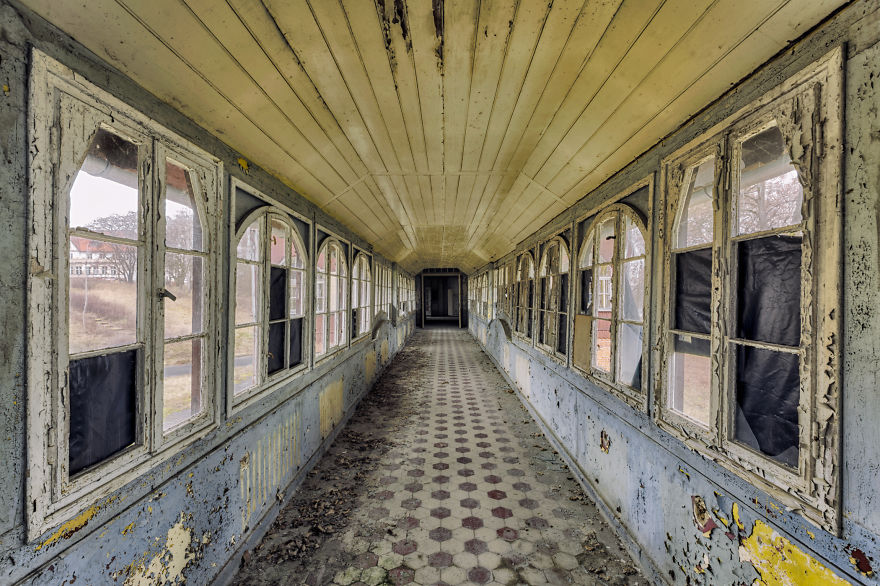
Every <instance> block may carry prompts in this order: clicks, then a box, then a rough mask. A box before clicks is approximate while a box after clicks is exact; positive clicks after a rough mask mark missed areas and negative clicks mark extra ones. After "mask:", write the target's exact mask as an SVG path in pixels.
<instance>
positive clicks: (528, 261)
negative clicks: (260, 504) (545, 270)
mask: <svg viewBox="0 0 880 586" xmlns="http://www.w3.org/2000/svg"><path fill="white" fill-rule="evenodd" d="M534 278H535V261H534V259H532V254H531V253H530V252H527V253H525V254H523V255H522V256H521V257H519V263H518V264H517V268H516V280H517V281H528V280H529V279H534Z"/></svg>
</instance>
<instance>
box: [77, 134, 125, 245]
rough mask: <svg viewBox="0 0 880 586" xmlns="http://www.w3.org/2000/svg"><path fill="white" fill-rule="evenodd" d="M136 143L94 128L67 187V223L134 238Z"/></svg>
mask: <svg viewBox="0 0 880 586" xmlns="http://www.w3.org/2000/svg"><path fill="white" fill-rule="evenodd" d="M139 215H140V213H139V198H138V147H137V145H135V144H134V143H131V142H129V141H127V140H125V139H124V138H121V137H119V136H117V135H115V134H113V133H112V132H109V131H107V130H104V129H103V128H102V129H100V130H98V132H97V133H96V134H95V138H94V139H92V144H91V145H90V146H89V150H88V151H87V152H86V157H85V160H84V161H83V164H82V167H81V168H80V170H79V172H78V173H77V175H76V179H74V181H73V186H71V188H70V227H71V228H86V229H89V230H92V231H94V232H100V233H101V234H108V235H110V236H117V237H119V238H128V239H131V240H137V239H138V217H139Z"/></svg>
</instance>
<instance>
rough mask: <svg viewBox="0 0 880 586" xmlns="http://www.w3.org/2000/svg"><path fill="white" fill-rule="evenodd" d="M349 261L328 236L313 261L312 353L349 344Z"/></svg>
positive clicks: (337, 242)
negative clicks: (313, 345) (313, 327)
mask: <svg viewBox="0 0 880 586" xmlns="http://www.w3.org/2000/svg"><path fill="white" fill-rule="evenodd" d="M348 321H349V320H348V264H347V262H346V258H345V249H344V248H343V247H342V245H341V244H340V243H339V241H338V240H336V239H335V238H328V239H327V240H326V241H325V242H324V243H323V244H322V245H321V249H320V250H319V251H318V261H317V263H316V265H315V357H316V358H317V357H323V356H326V355H327V354H330V353H331V352H333V351H334V350H338V349H339V348H343V347H345V346H346V345H347V344H348Z"/></svg>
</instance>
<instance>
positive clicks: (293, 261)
mask: <svg viewBox="0 0 880 586" xmlns="http://www.w3.org/2000/svg"><path fill="white" fill-rule="evenodd" d="M300 246H301V245H300V244H299V243H298V241H297V239H296V238H293V237H291V239H290V266H292V267H293V268H295V269H304V268H306V263H305V256H304V254H303V253H304V252H305V251H302V250H300Z"/></svg>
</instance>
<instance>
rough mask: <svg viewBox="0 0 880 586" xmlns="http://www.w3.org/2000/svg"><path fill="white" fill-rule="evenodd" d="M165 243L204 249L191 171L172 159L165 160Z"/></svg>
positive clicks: (176, 246) (190, 248)
mask: <svg viewBox="0 0 880 586" xmlns="http://www.w3.org/2000/svg"><path fill="white" fill-rule="evenodd" d="M165 245H166V246H168V247H171V248H182V249H184V250H199V251H203V250H204V245H203V242H202V222H201V219H200V218H199V213H198V208H197V207H196V200H195V192H194V191H193V186H192V181H191V177H190V172H189V171H187V170H186V169H184V168H183V167H181V166H179V165H176V164H175V163H172V162H171V161H166V162H165Z"/></svg>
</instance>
